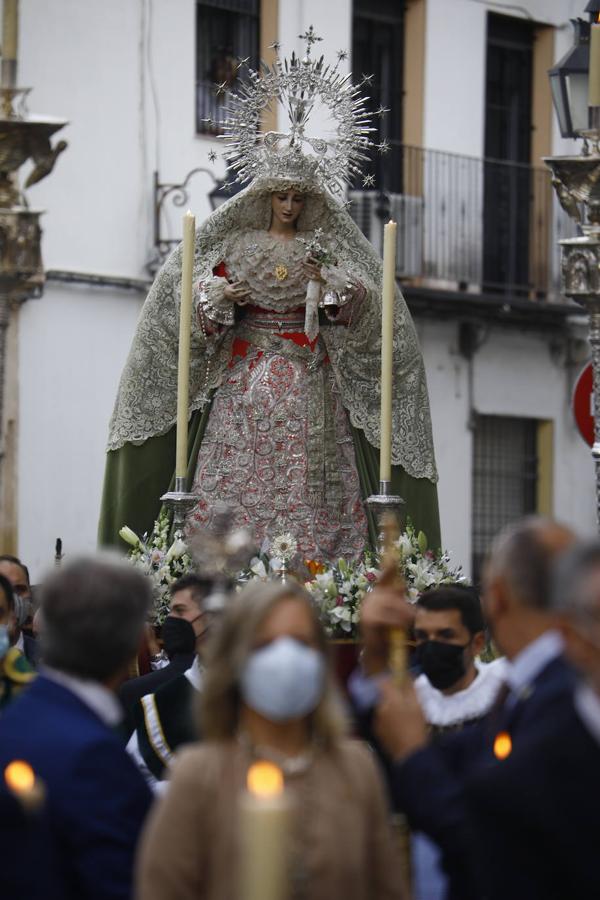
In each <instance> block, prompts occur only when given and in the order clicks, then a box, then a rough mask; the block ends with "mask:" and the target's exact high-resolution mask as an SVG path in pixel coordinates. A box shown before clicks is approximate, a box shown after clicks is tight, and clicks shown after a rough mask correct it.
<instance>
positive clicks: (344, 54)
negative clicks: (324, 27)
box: [337, 50, 348, 62]
mask: <svg viewBox="0 0 600 900" xmlns="http://www.w3.org/2000/svg"><path fill="white" fill-rule="evenodd" d="M337 58H338V60H339V61H340V62H342V60H344V59H348V51H347V50H338V52H337Z"/></svg>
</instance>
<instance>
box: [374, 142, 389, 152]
mask: <svg viewBox="0 0 600 900" xmlns="http://www.w3.org/2000/svg"><path fill="white" fill-rule="evenodd" d="M376 146H377V149H378V150H379V152H380V153H389V150H390V143H389V141H387V140H383V141H382V142H381V143H380V144H377V145H376Z"/></svg>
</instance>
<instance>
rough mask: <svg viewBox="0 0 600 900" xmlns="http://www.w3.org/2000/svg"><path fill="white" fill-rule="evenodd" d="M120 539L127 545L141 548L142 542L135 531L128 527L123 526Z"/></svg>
mask: <svg viewBox="0 0 600 900" xmlns="http://www.w3.org/2000/svg"><path fill="white" fill-rule="evenodd" d="M119 537H120V538H122V539H123V540H124V541H125V543H126V544H130V545H131V546H132V547H139V546H141V543H142V542H141V541H140V539H139V537H138V536H137V534H136V533H135V531H133V529H131V528H130V527H129V526H128V525H123V527H122V528H121V529H120V531H119Z"/></svg>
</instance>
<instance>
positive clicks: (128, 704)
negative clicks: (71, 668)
mask: <svg viewBox="0 0 600 900" xmlns="http://www.w3.org/2000/svg"><path fill="white" fill-rule="evenodd" d="M212 586H213V583H212V581H210V580H209V579H207V578H201V577H200V576H199V575H193V574H189V575H184V576H183V577H182V578H180V579H178V581H176V582H175V583H174V584H173V585H172V586H171V605H170V609H169V615H168V616H167V617H166V619H165V621H164V623H163V627H162V639H163V647H164V650H165V653H166V655H167V657H168V660H169V662H168V665H166V666H164V667H163V668H160V669H156V670H155V671H153V672H149V673H148V674H147V675H141V676H140V677H139V678H131V679H129V680H128V681H125V682H124V683H123V684H122V685H121V687H120V688H119V699H120V700H121V703H122V704H123V708H124V709H125V713H126V728H125V730H126V731H127V733H128V734H131V732H132V731H133V729H134V727H135V724H134V709H135V707H136V706H137V704H138V703H139V701H140V700H141V699H142V697H145V696H146V695H147V694H154V693H155V692H156V691H157V690H158V689H159V688H160V687H162V686H163V685H165V684H167V683H168V682H169V681H172V680H173V679H174V678H177V677H178V676H179V675H183V674H184V672H186V671H187V670H188V669H189V668H190V666H191V665H192V664H193V662H194V658H195V656H196V653H197V652H198V651H199V649H200V645H201V643H202V641H203V639H204V636H205V634H206V632H207V630H208V625H207V618H208V613H207V612H206V611H205V609H204V601H205V599H206V597H207V596H208V595H209V594H210V592H211V590H212Z"/></svg>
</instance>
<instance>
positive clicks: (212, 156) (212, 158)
mask: <svg viewBox="0 0 600 900" xmlns="http://www.w3.org/2000/svg"><path fill="white" fill-rule="evenodd" d="M216 158H217V154H216V153H215V151H214V150H209V151H208V160H209V162H211V163H212V162H214V161H215V160H216Z"/></svg>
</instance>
